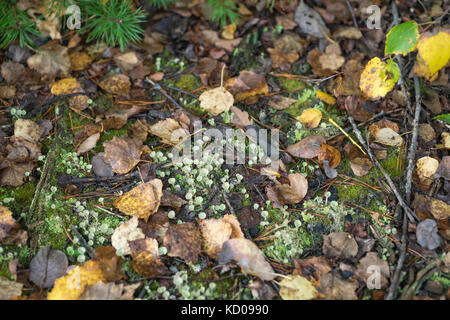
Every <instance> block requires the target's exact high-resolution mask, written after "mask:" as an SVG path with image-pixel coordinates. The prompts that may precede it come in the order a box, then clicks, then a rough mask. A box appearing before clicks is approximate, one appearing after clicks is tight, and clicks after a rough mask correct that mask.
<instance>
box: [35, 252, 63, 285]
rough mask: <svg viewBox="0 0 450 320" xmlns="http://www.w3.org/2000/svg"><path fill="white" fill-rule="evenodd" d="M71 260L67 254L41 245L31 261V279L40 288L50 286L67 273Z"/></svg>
mask: <svg viewBox="0 0 450 320" xmlns="http://www.w3.org/2000/svg"><path fill="white" fill-rule="evenodd" d="M68 266H69V262H68V260H67V257H66V255H65V254H64V253H63V252H62V251H59V250H53V249H51V248H50V247H49V246H45V247H41V248H40V249H39V251H38V253H37V254H36V255H35V256H34V257H33V259H32V260H31V263H30V280H31V281H33V282H34V283H35V284H36V285H37V286H38V287H39V288H50V287H52V286H53V284H54V283H55V280H56V279H58V278H60V277H62V276H63V275H65V274H66V271H67V267H68Z"/></svg>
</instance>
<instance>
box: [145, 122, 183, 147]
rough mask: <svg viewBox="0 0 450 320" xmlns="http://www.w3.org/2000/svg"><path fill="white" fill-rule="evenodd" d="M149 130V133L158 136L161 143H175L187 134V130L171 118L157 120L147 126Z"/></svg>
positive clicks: (181, 140) (179, 141)
mask: <svg viewBox="0 0 450 320" xmlns="http://www.w3.org/2000/svg"><path fill="white" fill-rule="evenodd" d="M149 131H150V133H151V134H154V135H155V136H158V137H160V138H161V139H162V142H163V143H167V144H170V145H177V144H179V143H181V142H183V141H184V140H185V139H186V138H187V137H188V136H189V132H188V131H187V130H186V129H184V128H182V127H181V125H180V123H179V122H178V121H176V120H174V119H172V118H167V119H165V120H161V121H158V122H157V123H155V124H153V125H151V126H150V127H149Z"/></svg>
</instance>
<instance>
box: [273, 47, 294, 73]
mask: <svg viewBox="0 0 450 320" xmlns="http://www.w3.org/2000/svg"><path fill="white" fill-rule="evenodd" d="M267 51H268V52H269V53H270V59H272V67H273V68H279V69H280V70H281V71H289V70H290V69H291V66H292V64H293V63H294V62H295V61H297V60H298V59H299V58H300V56H299V55H298V53H297V52H295V51H291V52H288V53H286V52H283V51H281V50H279V49H276V48H268V49H267Z"/></svg>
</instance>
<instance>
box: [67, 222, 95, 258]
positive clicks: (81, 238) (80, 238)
mask: <svg viewBox="0 0 450 320" xmlns="http://www.w3.org/2000/svg"><path fill="white" fill-rule="evenodd" d="M70 230H72V232H73V233H74V234H75V236H76V237H77V238H78V239H79V240H80V243H81V245H82V246H83V247H84V248H85V249H86V253H87V254H88V256H89V258H91V259H92V258H94V251H93V250H92V248H91V247H90V246H89V245H88V244H87V242H86V240H84V238H83V236H82V235H81V234H80V232H79V231H78V230H77V228H75V227H74V226H73V225H70Z"/></svg>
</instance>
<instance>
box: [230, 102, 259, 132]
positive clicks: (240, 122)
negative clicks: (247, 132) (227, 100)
mask: <svg viewBox="0 0 450 320" xmlns="http://www.w3.org/2000/svg"><path fill="white" fill-rule="evenodd" d="M230 110H231V112H233V118H232V119H231V123H232V124H234V125H237V126H238V127H241V128H245V127H246V126H251V125H252V124H253V120H252V119H250V117H249V116H248V112H247V111H242V110H241V109H239V108H236V107H235V106H232V107H231V109H230Z"/></svg>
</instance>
